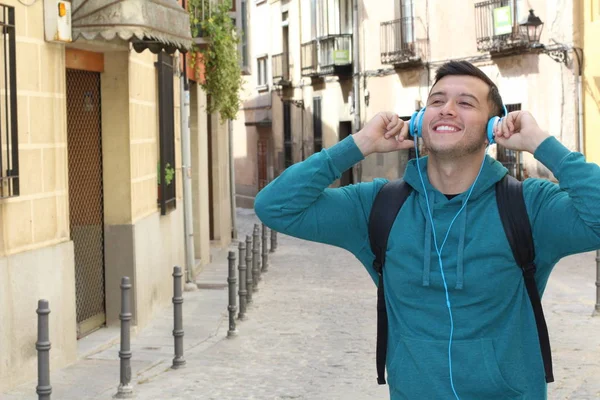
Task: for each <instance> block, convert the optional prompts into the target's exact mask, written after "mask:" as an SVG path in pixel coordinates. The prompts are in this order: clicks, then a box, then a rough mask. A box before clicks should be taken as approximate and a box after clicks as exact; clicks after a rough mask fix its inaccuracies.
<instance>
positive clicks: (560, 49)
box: [519, 10, 569, 65]
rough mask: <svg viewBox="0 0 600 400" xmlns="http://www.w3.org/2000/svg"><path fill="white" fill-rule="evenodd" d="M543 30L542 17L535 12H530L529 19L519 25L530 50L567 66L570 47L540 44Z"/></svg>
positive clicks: (560, 44)
mask: <svg viewBox="0 0 600 400" xmlns="http://www.w3.org/2000/svg"><path fill="white" fill-rule="evenodd" d="M543 29H544V23H543V22H542V20H541V19H540V17H538V16H537V15H535V14H534V13H533V10H529V15H528V16H527V18H526V19H524V20H523V21H522V22H521V23H519V30H520V32H521V37H522V38H523V40H524V41H525V42H526V44H527V45H528V46H529V48H530V49H536V50H538V51H540V52H542V53H544V54H547V55H548V56H549V57H550V58H552V59H553V60H554V61H556V62H559V63H563V64H565V65H567V64H568V63H569V57H568V54H567V53H568V51H569V47H567V46H566V45H564V44H562V43H556V44H553V45H550V46H546V45H544V44H542V43H540V37H541V36H542V30H543Z"/></svg>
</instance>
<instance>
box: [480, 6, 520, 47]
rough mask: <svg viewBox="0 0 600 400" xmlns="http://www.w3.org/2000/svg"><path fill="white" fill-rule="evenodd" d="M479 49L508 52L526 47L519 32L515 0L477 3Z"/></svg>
mask: <svg viewBox="0 0 600 400" xmlns="http://www.w3.org/2000/svg"><path fill="white" fill-rule="evenodd" d="M475 25H476V33H477V35H476V38H477V50H479V51H485V52H488V51H489V52H506V51H509V50H513V49H515V48H519V47H525V46H526V42H525V40H524V39H523V38H522V37H521V35H520V33H519V25H518V22H517V15H516V9H515V1H514V0H488V1H483V2H480V3H477V4H475Z"/></svg>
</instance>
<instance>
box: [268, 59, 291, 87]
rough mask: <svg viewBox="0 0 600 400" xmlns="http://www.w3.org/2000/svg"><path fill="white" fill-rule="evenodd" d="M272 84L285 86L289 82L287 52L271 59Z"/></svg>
mask: <svg viewBox="0 0 600 400" xmlns="http://www.w3.org/2000/svg"><path fill="white" fill-rule="evenodd" d="M271 58H272V64H273V65H272V70H273V83H274V84H276V85H277V84H280V85H281V84H286V83H289V82H290V65H289V57H288V53H287V52H283V53H279V54H275V55H273V56H272V57H271Z"/></svg>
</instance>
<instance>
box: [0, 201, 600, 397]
mask: <svg viewBox="0 0 600 400" xmlns="http://www.w3.org/2000/svg"><path fill="white" fill-rule="evenodd" d="M257 222H258V220H257V219H256V217H255V216H254V214H253V213H252V212H251V211H250V210H241V209H240V210H238V228H239V236H240V239H242V238H244V237H245V235H246V234H248V233H251V232H252V227H253V224H255V223H257ZM278 237H279V246H278V248H277V251H276V252H275V253H274V254H271V255H270V263H269V264H270V266H269V270H268V272H267V273H264V274H263V275H262V281H261V282H260V283H259V291H258V292H256V293H254V296H253V299H254V303H253V304H252V305H251V307H249V309H248V312H247V317H248V319H247V320H245V321H242V322H238V323H237V330H238V335H237V336H236V337H234V338H232V339H227V330H228V314H227V298H228V292H227V289H226V288H224V283H225V282H226V275H227V272H226V271H227V258H226V257H227V255H226V252H220V253H218V254H216V255H215V259H214V260H213V262H212V263H211V264H210V265H209V266H207V268H205V270H204V271H203V272H202V273H201V274H200V275H199V277H198V279H197V281H198V283H199V284H200V286H203V285H202V284H203V283H205V284H206V285H205V287H211V289H207V288H204V289H200V290H198V291H195V292H186V293H185V294H184V299H185V302H184V320H183V323H184V330H185V338H184V343H185V358H186V360H187V365H186V366H185V367H184V368H182V369H178V370H172V369H170V368H169V366H170V365H171V361H172V359H173V341H172V336H171V330H172V315H173V314H172V309H171V307H165V309H164V312H162V313H161V314H160V315H158V316H157V317H156V318H155V320H154V321H153V322H152V323H151V324H150V325H149V326H147V327H145V328H144V329H143V330H141V331H140V332H139V333H137V334H136V335H134V337H133V338H132V353H133V356H132V374H133V376H132V383H133V386H134V393H135V398H136V399H141V400H250V399H256V400H284V399H298V400H331V399H336V400H337V399H340V400H346V399H349V400H375V399H378V400H384V399H387V398H388V387H387V386H379V385H377V382H376V370H375V339H376V308H375V304H376V287H375V285H374V284H373V283H372V281H371V280H370V277H369V276H368V274H367V272H366V271H365V269H364V268H363V267H362V266H361V265H360V264H359V263H358V261H356V260H355V259H354V257H353V256H352V255H351V254H350V253H347V252H346V251H344V250H340V249H337V248H333V247H329V246H325V245H320V244H315V243H310V242H306V241H302V240H298V239H294V238H291V237H287V236H284V235H281V234H280V235H279V236H278ZM230 250H236V253H237V246H236V245H232V246H231V247H230ZM594 304H595V253H586V254H581V255H576V256H571V257H569V258H567V259H564V260H563V261H562V262H561V263H560V264H559V265H558V266H557V267H556V269H555V271H554V273H553V275H552V276H551V278H550V282H549V284H548V289H547V291H546V294H545V296H544V309H545V314H546V319H547V322H548V327H549V331H550V340H551V344H552V349H553V358H554V375H555V378H556V382H555V383H553V384H551V385H550V390H549V395H548V398H549V399H551V400H589V399H600V334H599V332H600V317H598V318H592V317H591V314H592V310H593V309H594ZM117 354H118V343H113V344H111V345H109V346H103V347H100V348H99V350H97V351H95V352H92V353H90V354H88V355H87V356H85V357H83V358H82V359H80V360H79V361H78V362H77V363H75V364H73V365H71V366H69V367H68V368H65V369H63V370H58V371H52V379H51V383H52V386H53V393H52V398H53V399H60V400H82V399H102V400H109V399H111V398H112V397H113V395H114V394H115V393H116V389H117V386H118V382H119V375H118V371H119V361H118V357H117ZM35 385H36V383H35V382H29V383H28V384H25V385H22V386H21V387H19V388H17V389H15V390H14V391H12V392H10V393H6V394H5V395H0V399H1V400H35V399H37V396H36V395H35ZM411 400H413V399H411ZM415 400H417V399H415ZM418 400H420V399H418Z"/></svg>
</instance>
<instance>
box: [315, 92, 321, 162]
mask: <svg viewBox="0 0 600 400" xmlns="http://www.w3.org/2000/svg"><path fill="white" fill-rule="evenodd" d="M313 147H314V152H315V153H318V152H319V151H321V150H323V121H322V120H321V98H320V97H315V98H314V99H313Z"/></svg>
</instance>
